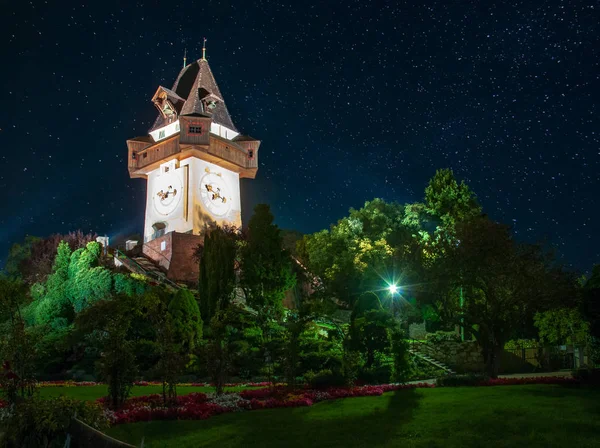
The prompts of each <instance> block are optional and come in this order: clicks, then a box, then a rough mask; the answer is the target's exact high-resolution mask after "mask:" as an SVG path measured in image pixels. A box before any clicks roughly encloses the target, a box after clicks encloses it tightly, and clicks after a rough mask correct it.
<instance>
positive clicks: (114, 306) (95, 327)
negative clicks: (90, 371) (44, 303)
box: [76, 295, 143, 408]
mask: <svg viewBox="0 0 600 448" xmlns="http://www.w3.org/2000/svg"><path fill="white" fill-rule="evenodd" d="M139 305H140V302H139V298H137V297H129V296H127V295H120V296H116V297H114V298H113V299H112V300H102V301H99V302H96V303H95V304H93V305H92V306H91V307H89V308H87V309H86V310H85V311H83V312H82V313H80V314H79V315H78V316H77V322H76V324H77V328H78V330H79V331H80V332H81V333H82V334H91V333H95V335H96V336H97V337H96V338H95V339H94V343H95V344H96V345H97V346H98V348H99V350H100V353H101V357H100V360H99V367H100V374H101V377H102V378H103V379H104V380H105V381H106V382H107V384H108V393H109V398H110V403H111V406H112V407H114V408H118V407H120V406H121V405H122V404H123V402H124V401H125V400H126V399H127V397H128V396H129V392H130V390H131V387H132V386H133V381H134V380H135V375H136V373H137V366H136V363H135V353H134V348H135V344H134V342H133V341H132V340H131V339H130V338H129V337H128V336H129V330H130V328H131V324H132V321H133V320H136V319H140V318H142V317H143V315H142V312H141V311H142V310H141V309H140V307H139Z"/></svg>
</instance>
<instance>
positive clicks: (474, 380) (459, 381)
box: [436, 373, 489, 387]
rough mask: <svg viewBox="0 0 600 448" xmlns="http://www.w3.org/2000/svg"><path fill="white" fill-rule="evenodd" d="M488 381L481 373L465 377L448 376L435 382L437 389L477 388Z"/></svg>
mask: <svg viewBox="0 0 600 448" xmlns="http://www.w3.org/2000/svg"><path fill="white" fill-rule="evenodd" d="M485 381H489V377H488V376H487V375H485V374H482V373H469V374H467V375H449V376H445V377H442V378H438V379H437V380H436V385H437V386H439V387H459V386H478V385H479V384H481V383H482V382H485Z"/></svg>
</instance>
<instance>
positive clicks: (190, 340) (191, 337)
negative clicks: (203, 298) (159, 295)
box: [168, 289, 202, 352]
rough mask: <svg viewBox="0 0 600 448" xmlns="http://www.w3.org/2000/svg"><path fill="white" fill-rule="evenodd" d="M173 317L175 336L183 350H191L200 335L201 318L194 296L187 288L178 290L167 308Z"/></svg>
mask: <svg viewBox="0 0 600 448" xmlns="http://www.w3.org/2000/svg"><path fill="white" fill-rule="evenodd" d="M168 311H169V314H171V316H172V317H173V331H174V333H175V338H176V339H177V340H179V341H181V345H182V348H183V350H184V351H186V352H191V351H192V350H194V348H195V347H196V345H197V344H198V342H199V340H200V338H201V337H202V319H201V317H200V309H199V308H198V303H197V302H196V298H195V297H194V295H193V294H192V293H191V291H189V290H188V289H180V290H178V291H177V292H176V293H175V295H174V296H173V298H172V299H171V301H170V302H169V308H168Z"/></svg>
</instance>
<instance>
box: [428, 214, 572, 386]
mask: <svg viewBox="0 0 600 448" xmlns="http://www.w3.org/2000/svg"><path fill="white" fill-rule="evenodd" d="M439 250H440V253H441V256H440V257H439V258H438V259H437V260H436V263H435V265H434V267H433V268H432V270H431V271H430V275H431V285H432V287H434V288H436V289H437V290H438V291H440V292H441V293H440V300H441V301H442V302H443V306H444V307H446V308H454V309H455V310H457V312H456V314H455V318H457V319H458V318H464V322H465V325H466V326H467V327H469V328H473V329H472V331H473V333H474V335H475V337H476V339H477V341H478V342H479V344H480V345H481V347H482V351H483V354H484V358H485V362H486V367H487V372H488V374H490V375H491V376H493V377H495V376H497V374H498V367H499V357H500V352H501V351H502V349H503V347H504V344H505V343H506V342H507V341H508V340H509V339H510V338H511V336H512V335H513V333H514V331H516V330H517V329H518V328H519V327H520V326H521V325H522V322H523V318H524V316H532V315H533V314H534V313H535V312H536V311H539V310H547V309H550V308H551V307H553V306H555V305H556V304H557V303H560V302H561V301H562V302H563V303H565V300H567V299H569V298H573V297H575V296H576V290H575V278H574V276H573V275H571V274H568V273H565V272H563V271H562V270H561V269H559V268H557V267H555V266H554V265H553V264H552V258H551V256H549V254H547V253H544V252H543V251H542V250H541V249H540V247H538V246H531V245H524V244H518V243H516V242H515V241H514V240H513V239H512V236H511V234H510V231H509V228H508V227H507V226H504V225H502V224H498V223H496V222H493V221H491V220H489V219H488V218H486V217H482V216H481V217H474V218H471V219H469V220H465V221H462V222H459V223H457V224H456V228H455V234H454V237H453V238H452V239H446V240H444V241H443V243H442V244H441V245H440V247H439ZM459 286H462V287H463V289H464V292H465V297H466V300H465V303H464V308H462V309H461V308H460V307H459V304H458V302H457V297H456V295H455V294H453V292H455V291H456V290H457V288H458V287H459ZM456 323H458V321H457V322H456Z"/></svg>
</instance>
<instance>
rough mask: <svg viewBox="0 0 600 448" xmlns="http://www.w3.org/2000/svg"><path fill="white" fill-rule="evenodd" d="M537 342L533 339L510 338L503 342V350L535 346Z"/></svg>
mask: <svg viewBox="0 0 600 448" xmlns="http://www.w3.org/2000/svg"><path fill="white" fill-rule="evenodd" d="M537 347H539V342H538V341H536V340H535V339H512V340H510V341H508V342H507V343H506V344H504V349H505V350H520V349H522V348H537Z"/></svg>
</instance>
